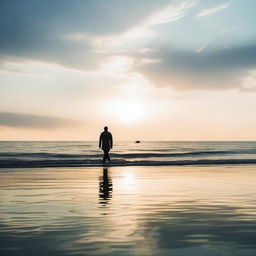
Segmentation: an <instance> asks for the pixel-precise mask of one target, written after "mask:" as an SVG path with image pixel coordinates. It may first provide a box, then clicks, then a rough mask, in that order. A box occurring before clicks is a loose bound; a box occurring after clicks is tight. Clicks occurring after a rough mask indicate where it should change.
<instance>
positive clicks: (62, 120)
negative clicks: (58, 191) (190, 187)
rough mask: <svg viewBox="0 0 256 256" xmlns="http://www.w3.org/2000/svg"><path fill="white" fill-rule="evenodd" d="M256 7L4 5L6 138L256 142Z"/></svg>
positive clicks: (31, 0)
mask: <svg viewBox="0 0 256 256" xmlns="http://www.w3.org/2000/svg"><path fill="white" fill-rule="evenodd" d="M255 10H256V1H255V0H231V1H226V0H224V1H221V0H140V1H138V0H129V1H128V0H72V1H71V0H23V1H20V0H1V1H0V19H1V20H0V140H90V141H93V140H98V136H99V133H100V132H101V131H102V130H103V127H104V126H105V125H107V126H108V127H109V130H110V131H111V132H112V134H113V137H114V140H116V141H119V140H120V141H121V140H137V139H140V140H173V141H190V140H206V141H209V140H256V132H255V131H256V115H255V110H256V30H255V27H256V19H255Z"/></svg>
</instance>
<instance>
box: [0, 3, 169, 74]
mask: <svg viewBox="0 0 256 256" xmlns="http://www.w3.org/2000/svg"><path fill="white" fill-rule="evenodd" d="M160 2H161V3H160V4H159V3H158V2H156V1H154V0H148V1H146V2H145V1H141V2H140V1H139V2H138V1H135V0H129V1H126V0H119V1H115V0H108V1H88V0H76V1H70V0H62V1H52V0H44V1H39V0H23V1H19V0H13V1H12V2H10V1H8V0H3V1H1V4H0V5H1V6H0V16H1V22H0V33H1V39H0V56H1V58H2V59H4V58H6V57H10V56H14V57H19V58H26V59H33V60H38V61H45V62H52V63H57V64H61V65H63V66H66V67H72V68H77V69H87V70H91V69H95V68H96V67H97V65H98V63H99V60H100V58H101V56H102V54H99V52H96V51H95V47H94V45H93V44H92V40H91V39H93V38H94V37H97V36H99V35H100V36H104V35H105V36H106V35H118V34H120V33H124V32H125V31H127V30H129V29H131V28H133V27H134V26H136V25H137V24H139V23H140V22H141V20H143V19H145V18H146V17H147V16H148V15H149V14H150V13H151V12H152V11H154V10H155V9H156V8H161V6H163V5H165V4H166V2H169V1H167V0H163V1H160ZM127 13H129V15H127ZM79 34H82V35H84V34H86V35H87V36H86V38H83V39H82V40H78V39H79V38H72V35H79Z"/></svg>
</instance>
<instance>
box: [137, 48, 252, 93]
mask: <svg viewBox="0 0 256 256" xmlns="http://www.w3.org/2000/svg"><path fill="white" fill-rule="evenodd" d="M150 58H152V59H157V60H159V61H158V62H152V63H148V64H146V65H143V66H139V67H138V71H139V72H141V73H143V74H144V75H146V76H147V77H149V78H150V79H151V80H152V81H153V82H154V83H155V85H156V86H160V87H164V86H171V87H174V88H176V89H178V90H187V89H206V90H207V89H210V90H211V89H218V90H219V89H228V88H235V87H240V86H241V80H240V79H241V77H242V76H245V75H247V72H248V70H249V69H253V68H256V45H249V46H241V47H233V48H226V49H215V50H207V49H206V50H205V51H202V52H192V51H178V50H176V51H175V50H173V51H169V50H166V51H165V50H159V51H157V50H156V51H155V52H154V53H153V54H151V56H150Z"/></svg>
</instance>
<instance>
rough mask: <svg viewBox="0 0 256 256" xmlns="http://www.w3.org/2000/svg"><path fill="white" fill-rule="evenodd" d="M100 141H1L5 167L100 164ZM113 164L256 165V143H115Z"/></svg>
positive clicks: (0, 154) (0, 155) (0, 156)
mask: <svg viewBox="0 0 256 256" xmlns="http://www.w3.org/2000/svg"><path fill="white" fill-rule="evenodd" d="M101 159H102V151H101V150H100V149H99V148H98V143H97V142H4V141H1V142H0V168H1V167H2V168H3V167H68V166H70V167H76V166H80V167H82V166H100V165H101ZM111 159H112V161H111V162H112V163H111V165H112V166H125V165H126V166H132V165H144V166H145V165H153V166H159V165H212V164H214V165H216V164H220V165H222V164H232V165H234V164H256V142H146V141H142V142H141V143H140V144H136V143H134V142H115V143H114V148H113V150H112V151H111Z"/></svg>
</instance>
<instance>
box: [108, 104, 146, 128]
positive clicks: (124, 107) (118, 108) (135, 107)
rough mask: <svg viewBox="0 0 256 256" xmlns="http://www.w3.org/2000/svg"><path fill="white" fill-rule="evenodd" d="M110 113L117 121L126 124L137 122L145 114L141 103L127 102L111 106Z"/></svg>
mask: <svg viewBox="0 0 256 256" xmlns="http://www.w3.org/2000/svg"><path fill="white" fill-rule="evenodd" d="M111 111H112V112H113V114H114V115H115V117H116V118H117V119H118V120H119V121H121V122H122V123H126V124H131V123H134V122H138V121H139V120H140V119H141V118H142V117H143V114H145V110H144V108H143V105H142V104H141V103H137V102H128V101H127V102H118V103H115V104H113V105H112V107H111Z"/></svg>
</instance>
